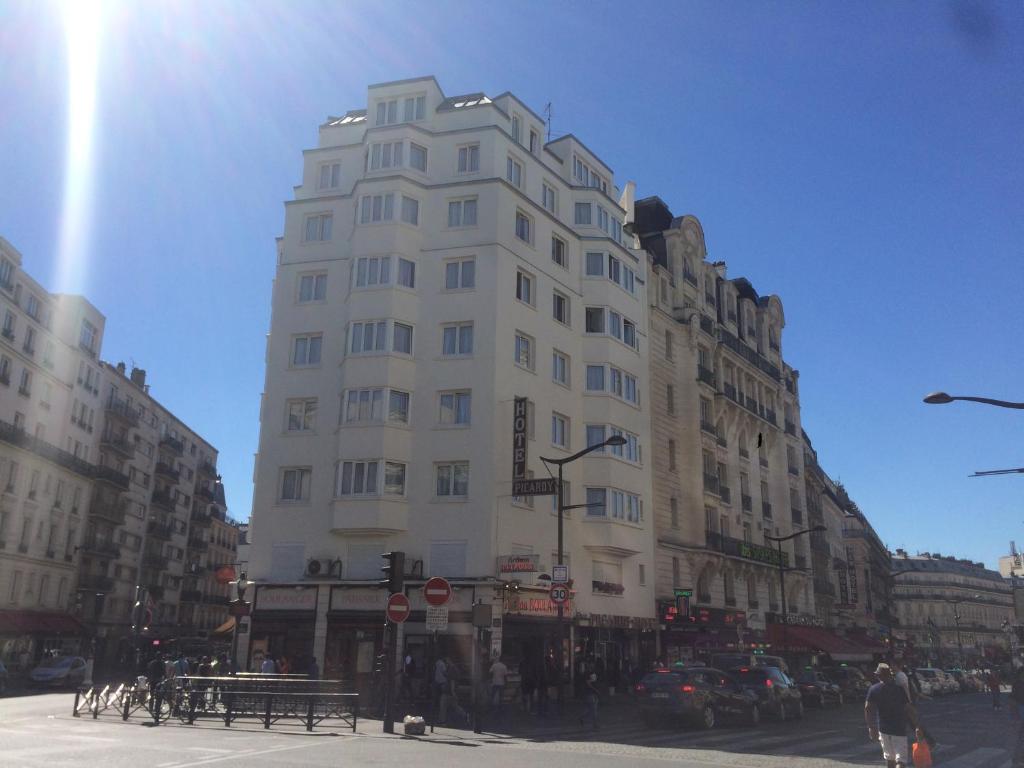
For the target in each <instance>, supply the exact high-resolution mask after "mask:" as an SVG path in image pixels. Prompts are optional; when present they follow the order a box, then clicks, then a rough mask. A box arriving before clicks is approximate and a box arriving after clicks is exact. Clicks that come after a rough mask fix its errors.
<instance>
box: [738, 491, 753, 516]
mask: <svg viewBox="0 0 1024 768" xmlns="http://www.w3.org/2000/svg"><path fill="white" fill-rule="evenodd" d="M740 506H741V507H742V508H743V511H744V512H750V511H751V509H753V503H752V501H751V498H750V494H747V493H741V494H740Z"/></svg>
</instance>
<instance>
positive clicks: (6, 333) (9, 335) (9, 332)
mask: <svg viewBox="0 0 1024 768" xmlns="http://www.w3.org/2000/svg"><path fill="white" fill-rule="evenodd" d="M0 336H3V337H4V338H5V339H7V340H8V341H14V330H13V329H12V328H4V329H3V330H2V331H0Z"/></svg>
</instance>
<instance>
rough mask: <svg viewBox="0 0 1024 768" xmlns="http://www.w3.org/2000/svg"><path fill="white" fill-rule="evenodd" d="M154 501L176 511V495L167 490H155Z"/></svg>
mask: <svg viewBox="0 0 1024 768" xmlns="http://www.w3.org/2000/svg"><path fill="white" fill-rule="evenodd" d="M152 503H153V504H156V505H157V506H158V507H162V508H163V509H166V510H167V511H168V512H174V511H175V508H176V502H175V500H174V497H172V496H171V494H170V493H168V492H167V491H153V502H152Z"/></svg>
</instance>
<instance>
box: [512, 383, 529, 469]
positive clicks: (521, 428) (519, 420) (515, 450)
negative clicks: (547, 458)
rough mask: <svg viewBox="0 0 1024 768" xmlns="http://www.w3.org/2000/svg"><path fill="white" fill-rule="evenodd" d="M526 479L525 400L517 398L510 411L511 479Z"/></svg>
mask: <svg viewBox="0 0 1024 768" xmlns="http://www.w3.org/2000/svg"><path fill="white" fill-rule="evenodd" d="M525 477H526V398H525V397H517V398H516V399H515V404H514V405H513V411H512V479H513V480H522V479H523V478H525Z"/></svg>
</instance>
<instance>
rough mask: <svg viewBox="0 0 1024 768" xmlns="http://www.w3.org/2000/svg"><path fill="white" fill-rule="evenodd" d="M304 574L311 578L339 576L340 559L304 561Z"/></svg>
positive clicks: (337, 577)
mask: <svg viewBox="0 0 1024 768" xmlns="http://www.w3.org/2000/svg"><path fill="white" fill-rule="evenodd" d="M306 576H308V577H309V578H311V579H329V578H331V577H333V578H336V579H340V578H341V560H340V559H335V560H325V559H314V560H310V561H309V562H308V563H306Z"/></svg>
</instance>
